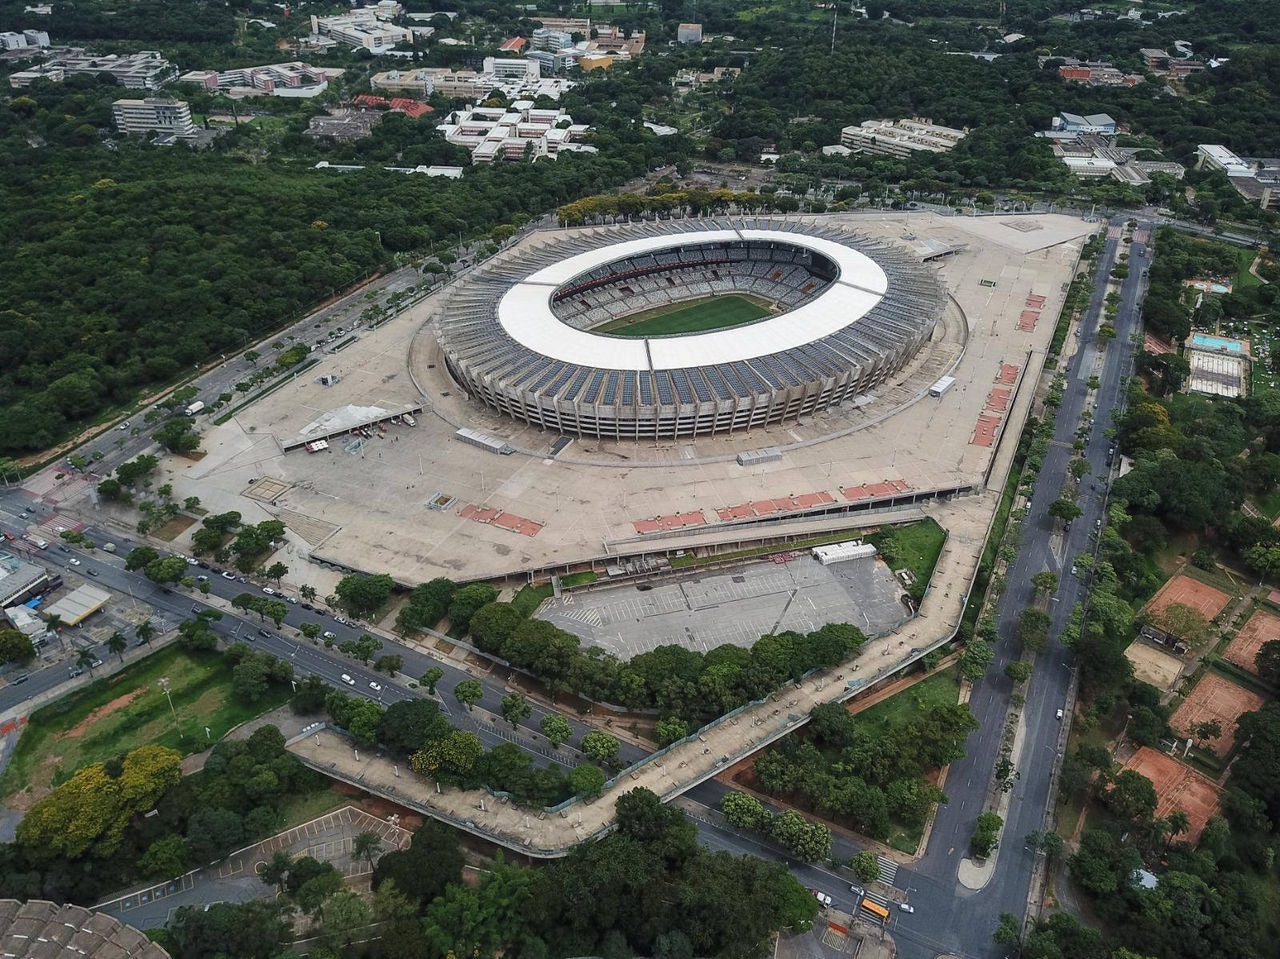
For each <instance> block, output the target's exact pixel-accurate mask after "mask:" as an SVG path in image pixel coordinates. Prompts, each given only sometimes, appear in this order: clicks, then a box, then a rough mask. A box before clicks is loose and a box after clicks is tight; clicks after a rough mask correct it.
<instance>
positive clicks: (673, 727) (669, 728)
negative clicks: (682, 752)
mask: <svg viewBox="0 0 1280 959" xmlns="http://www.w3.org/2000/svg"><path fill="white" fill-rule="evenodd" d="M653 731H654V732H655V733H656V734H657V736H658V745H659V746H670V745H671V744H672V743H675V742H679V741H680V740H682V739H684V738H685V737H686V736H688V735H689V724H688V723H686V722H685V721H684V720H683V719H681V718H680V717H679V716H668V717H667V718H666V719H659V720H658V722H657V723H656V724H655V725H654V727H653Z"/></svg>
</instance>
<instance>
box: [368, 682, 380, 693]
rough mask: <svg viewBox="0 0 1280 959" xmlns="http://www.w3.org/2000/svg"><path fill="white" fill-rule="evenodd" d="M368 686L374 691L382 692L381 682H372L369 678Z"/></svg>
mask: <svg viewBox="0 0 1280 959" xmlns="http://www.w3.org/2000/svg"><path fill="white" fill-rule="evenodd" d="M369 688H370V689H372V690H373V691H374V692H375V693H380V692H382V683H378V682H374V681H373V680H372V679H371V680H369Z"/></svg>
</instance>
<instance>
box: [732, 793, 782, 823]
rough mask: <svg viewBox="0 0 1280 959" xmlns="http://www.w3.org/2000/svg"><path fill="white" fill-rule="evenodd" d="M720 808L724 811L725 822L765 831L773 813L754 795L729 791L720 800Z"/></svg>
mask: <svg viewBox="0 0 1280 959" xmlns="http://www.w3.org/2000/svg"><path fill="white" fill-rule="evenodd" d="M720 810H721V812H723V813H724V819H725V822H727V823H728V824H729V825H730V826H734V827H736V828H738V829H754V830H756V831H758V832H764V831H767V830H768V828H769V821H770V820H771V819H772V818H773V814H772V813H770V812H769V811H768V810H767V809H765V808H764V805H763V804H762V803H761V802H760V800H759V799H756V797H755V796H750V795H748V794H746V793H740V792H730V793H727V794H725V797H724V799H722V800H721V801H720Z"/></svg>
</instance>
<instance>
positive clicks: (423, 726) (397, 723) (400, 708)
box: [378, 699, 453, 756]
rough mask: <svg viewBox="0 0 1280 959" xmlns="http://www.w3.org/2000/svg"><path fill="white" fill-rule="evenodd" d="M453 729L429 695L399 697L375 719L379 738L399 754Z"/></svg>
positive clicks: (407, 754) (440, 737) (418, 747)
mask: <svg viewBox="0 0 1280 959" xmlns="http://www.w3.org/2000/svg"><path fill="white" fill-rule="evenodd" d="M452 731H453V727H451V726H450V725H449V720H448V719H447V718H446V717H445V716H444V714H443V713H441V712H440V706H439V705H438V704H437V703H436V702H434V701H433V700H430V699H402V700H400V701H399V702H395V703H392V704H391V705H390V706H388V707H387V708H386V710H385V711H384V712H383V713H382V715H381V717H380V718H379V720H378V741H379V742H380V743H382V744H383V745H384V746H386V747H387V749H389V750H391V751H392V752H394V753H398V754H399V755H401V756H411V755H413V754H414V753H415V752H417V751H418V750H419V749H422V747H423V746H425V745H426V744H427V743H429V742H431V741H433V740H436V739H442V738H443V737H445V736H447V735H449V733H450V732H452Z"/></svg>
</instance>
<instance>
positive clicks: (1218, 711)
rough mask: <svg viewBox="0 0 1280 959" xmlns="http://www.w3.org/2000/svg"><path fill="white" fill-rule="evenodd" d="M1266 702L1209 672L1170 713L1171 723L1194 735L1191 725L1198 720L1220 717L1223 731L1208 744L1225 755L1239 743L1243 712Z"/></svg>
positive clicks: (1218, 719)
mask: <svg viewBox="0 0 1280 959" xmlns="http://www.w3.org/2000/svg"><path fill="white" fill-rule="evenodd" d="M1264 702H1266V700H1265V699H1263V697H1261V696H1259V695H1258V694H1257V693H1253V692H1250V691H1249V690H1247V689H1245V688H1244V687H1243V686H1237V685H1236V684H1235V683H1233V682H1231V681H1230V680H1229V679H1223V678H1222V677H1221V676H1219V675H1218V674H1217V673H1205V674H1204V677H1203V678H1202V679H1201V680H1200V682H1198V683H1196V688H1195V689H1193V690H1191V694H1190V695H1189V696H1188V697H1187V698H1186V699H1185V700H1184V701H1183V703H1182V705H1181V706H1179V707H1178V708H1177V709H1176V710H1175V711H1174V714H1173V715H1172V716H1170V717H1169V725H1170V726H1172V727H1173V728H1174V729H1175V730H1177V731H1178V732H1179V733H1181V734H1182V735H1183V736H1190V735H1191V727H1192V726H1194V725H1195V724H1196V723H1204V722H1208V721H1209V720H1211V719H1216V720H1217V721H1218V722H1219V723H1220V724H1221V725H1222V735H1221V736H1219V737H1218V738H1217V739H1210V740H1208V742H1207V745H1208V747H1209V748H1210V749H1211V750H1213V752H1214V754H1215V755H1217V756H1218V757H1219V758H1221V757H1223V756H1225V755H1227V754H1228V753H1229V752H1231V748H1232V747H1233V746H1234V745H1235V742H1236V720H1237V719H1239V718H1240V716H1241V714H1243V713H1251V712H1254V711H1255V710H1257V709H1260V708H1261V707H1262V704H1263V703H1264Z"/></svg>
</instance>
